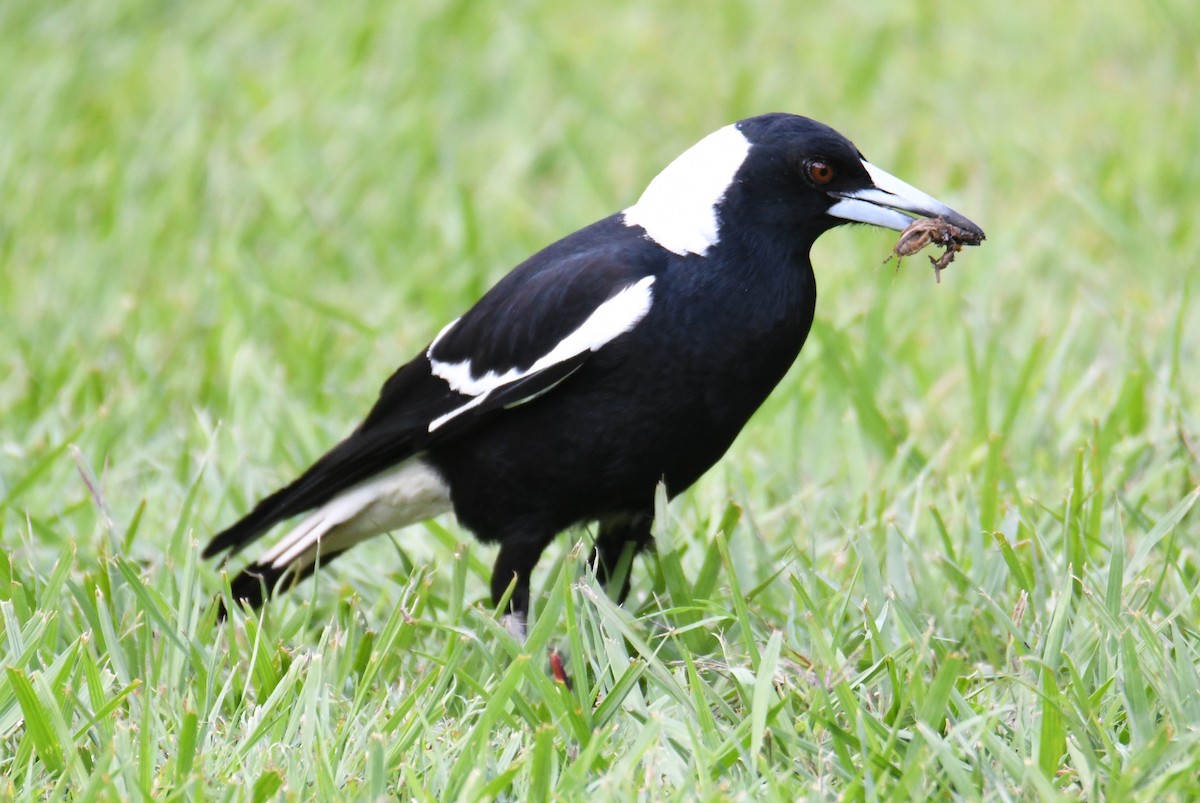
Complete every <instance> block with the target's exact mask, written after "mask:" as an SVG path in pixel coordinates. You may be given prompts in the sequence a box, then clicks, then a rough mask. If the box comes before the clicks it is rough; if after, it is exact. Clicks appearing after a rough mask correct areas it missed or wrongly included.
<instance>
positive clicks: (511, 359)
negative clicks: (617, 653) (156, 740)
mask: <svg viewBox="0 0 1200 803" xmlns="http://www.w3.org/2000/svg"><path fill="white" fill-rule="evenodd" d="M906 213H908V214H906ZM910 214H911V215H915V216H920V217H936V218H940V219H942V220H945V221H948V222H949V223H951V224H952V225H954V226H957V227H959V228H960V229H962V230H964V231H966V232H969V233H970V234H971V235H972V236H977V237H978V238H979V239H982V237H983V231H982V230H981V229H980V228H979V227H978V226H976V225H975V224H974V223H972V222H971V221H969V220H967V219H966V218H964V217H963V216H962V215H960V214H958V213H957V212H955V211H954V210H952V209H950V208H949V207H947V206H946V205H945V204H942V203H940V202H939V201H937V200H935V199H933V198H931V197H930V196H928V195H926V194H925V193H923V192H921V191H919V190H917V189H915V188H914V187H911V186H909V185H908V184H906V183H904V182H903V181H900V180H899V179H897V178H895V177H893V176H891V175H890V174H888V173H886V172H884V171H883V170H881V169H879V168H878V167H876V166H875V165H873V164H871V163H870V162H868V161H867V160H866V159H865V158H864V157H863V155H862V154H861V153H860V152H859V151H858V149H857V148H855V146H854V145H853V144H852V143H851V142H850V141H849V140H847V139H846V138H845V137H843V136H842V135H841V134H839V133H838V132H836V131H834V130H833V129H832V128H829V127H828V126H825V125H822V124H821V123H818V122H816V121H814V120H810V119H808V118H805V117H798V116H795V115H791V114H766V115H762V116H760V117H752V118H749V119H746V120H742V121H741V122H738V123H734V124H733V125H729V126H726V127H725V128H722V129H720V130H718V131H716V132H714V133H712V134H710V135H709V136H707V137H705V138H704V139H702V140H700V142H699V143H697V144H696V145H695V146H693V147H692V148H690V149H689V150H687V151H685V152H684V153H683V155H681V156H680V157H679V158H677V159H676V160H675V161H673V162H672V163H671V164H669V165H668V166H667V167H666V169H665V170H663V171H662V172H661V173H660V174H659V175H658V176H657V177H656V178H655V179H654V180H653V181H651V182H650V184H649V185H648V186H647V187H646V190H645V192H643V193H642V195H641V197H640V198H639V199H638V200H637V202H636V203H634V204H633V205H632V206H630V207H628V208H626V209H625V210H624V211H623V212H619V213H617V214H615V215H612V216H610V217H607V218H604V219H603V220H601V221H599V222H596V223H593V224H592V225H590V226H587V227H585V228H583V229H580V230H579V231H577V232H575V233H574V234H571V235H569V236H567V237H565V238H563V239H562V240H559V241H558V242H556V243H554V244H552V245H550V246H548V247H546V248H544V249H543V250H541V251H539V252H538V253H536V254H534V255H533V256H532V257H530V258H529V259H527V260H526V261H524V262H523V263H521V264H520V265H518V266H517V267H516V268H515V269H513V271H512V272H511V273H509V274H508V275H506V276H505V277H504V278H503V279H501V280H500V281H499V282H498V283H497V284H496V286H495V287H493V288H492V289H491V290H490V291H488V292H487V293H486V294H485V295H484V296H483V298H481V299H480V300H479V302H478V303H476V304H475V306H474V307H472V308H471V309H469V310H468V311H467V312H466V313H464V314H463V315H462V317H460V318H458V319H456V320H454V321H451V322H450V323H449V324H447V325H446V326H445V327H444V328H443V329H442V330H441V331H440V332H439V333H438V334H437V336H436V337H434V338H433V341H432V342H431V343H430V344H429V345H428V347H426V348H425V349H423V350H422V351H421V353H419V354H418V355H417V356H416V357H415V358H413V360H412V361H411V362H409V363H407V364H405V365H403V366H401V367H400V368H399V370H397V371H396V372H395V373H394V374H393V375H392V376H391V378H389V379H388V380H387V382H385V383H384V385H383V388H382V390H381V392H380V395H379V399H378V401H377V402H376V403H375V406H374V407H373V408H372V409H371V411H370V412H369V413H368V415H367V417H366V420H364V421H363V422H362V423H361V424H360V425H359V426H358V428H357V429H355V430H354V431H353V432H352V433H351V434H350V435H349V437H347V438H346V439H345V440H343V441H342V442H341V443H339V444H337V445H336V446H334V447H333V448H332V449H331V450H330V451H329V452H328V453H327V454H326V455H325V456H323V457H321V458H320V459H319V460H317V461H316V463H314V464H313V465H312V467H310V468H309V469H308V470H307V471H305V472H304V473H303V474H301V475H300V477H299V478H298V479H296V480H295V481H294V482H292V483H291V484H290V485H288V486H286V487H285V488H282V489H281V490H279V491H276V492H275V493H273V494H271V495H270V496H268V497H266V498H265V499H263V500H262V501H261V502H259V503H258V505H257V506H255V508H254V509H253V510H251V511H250V513H249V514H248V515H246V517H245V518H243V519H242V520H240V521H238V522H237V523H236V524H234V525H233V526H231V527H229V529H227V530H225V531H224V532H222V533H220V534H218V535H217V536H216V537H215V538H213V539H212V541H211V542H210V543H209V544H208V546H207V548H206V549H205V550H204V555H205V556H206V557H208V556H212V555H215V554H217V553H219V552H221V551H222V550H226V549H228V550H231V551H232V552H237V551H239V550H241V549H243V548H244V547H246V546H247V545H249V544H250V543H252V542H254V541H255V540H257V539H258V538H259V537H260V536H262V535H263V534H264V533H266V532H267V531H268V530H270V529H271V528H272V527H274V526H275V525H276V524H278V523H280V522H282V521H284V520H286V519H290V518H292V517H295V516H298V515H300V514H302V513H308V516H307V517H305V518H304V519H302V520H301V521H300V522H299V523H298V524H296V525H295V526H294V527H293V529H292V530H291V531H290V532H288V533H287V535H285V536H284V537H283V538H282V539H281V540H280V541H278V542H277V543H276V544H275V545H274V546H272V547H271V548H270V549H269V550H267V551H266V552H265V553H264V554H262V555H261V556H260V557H259V558H258V560H257V561H256V562H254V563H253V564H251V565H250V566H248V567H246V568H245V569H244V570H242V572H241V573H240V574H238V575H237V576H236V577H235V578H234V579H233V581H232V583H231V588H232V592H233V595H234V598H235V599H239V600H244V601H246V602H248V603H249V604H250V605H252V606H257V605H260V604H261V603H262V602H263V600H264V598H265V596H266V595H267V594H268V593H270V592H271V591H272V590H273V589H275V588H276V587H277V586H278V587H282V586H283V585H284V584H290V583H292V582H295V581H297V580H299V579H302V578H304V577H306V576H307V575H309V574H311V573H312V571H313V569H314V567H315V566H316V565H317V564H318V563H320V564H321V565H324V564H328V563H329V562H330V561H331V560H333V559H334V558H335V557H337V556H338V555H340V554H342V553H343V552H345V551H346V550H347V549H349V548H350V547H352V546H354V545H355V544H356V543H358V542H359V541H362V540H363V539H366V538H370V537H371V536H374V535H378V534H380V533H385V532H389V531H392V530H396V529H398V528H401V527H404V526H405V525H408V524H412V523H415V522H419V521H422V520H424V519H427V518H430V517H432V516H436V515H438V514H440V513H443V512H446V511H450V510H453V511H454V513H455V515H456V516H457V518H458V521H459V522H460V523H461V524H462V525H463V526H465V527H466V528H468V529H469V530H471V531H472V532H473V533H474V534H475V535H476V536H477V537H478V538H479V539H480V540H481V541H484V542H488V543H497V544H499V546H500V551H499V555H498V556H497V558H496V563H495V567H494V569H493V573H492V581H491V592H492V596H493V598H494V600H495V601H496V603H497V604H499V602H500V601H501V600H502V598H503V596H504V594H505V593H507V591H508V589H509V587H510V585H511V586H512V588H513V590H512V594H511V597H510V601H509V606H510V613H511V617H510V619H509V622H510V627H511V628H512V629H513V630H514V631H515V632H518V633H523V632H524V627H525V619H526V616H527V613H528V610H529V576H530V573H531V571H532V570H533V568H534V565H535V564H536V563H537V561H538V558H539V557H540V556H541V554H542V551H543V550H544V549H545V547H546V545H547V544H548V543H549V542H550V541H551V540H552V539H553V538H554V536H555V535H556V534H557V533H558V532H560V531H562V530H564V529H566V528H568V527H570V526H572V525H575V524H579V523H584V522H597V523H598V528H597V535H596V539H595V552H594V559H595V561H596V570H597V573H598V575H599V577H600V578H601V579H602V580H604V581H607V580H608V579H609V578H610V577H612V576H614V575H615V574H616V573H617V571H618V566H626V567H627V566H628V563H621V561H622V560H625V561H628V560H630V559H631V558H632V557H633V556H635V555H636V554H637V553H638V552H639V551H640V550H642V549H643V548H644V547H645V546H646V545H647V544H648V543H649V542H650V538H651V535H650V531H651V521H652V518H653V511H654V495H655V488H656V487H657V484H658V483H659V482H663V483H665V485H666V489H667V493H668V494H670V495H675V494H678V493H679V492H681V491H683V490H684V489H685V488H687V487H688V486H690V485H691V484H692V483H693V482H695V481H696V480H697V479H698V478H699V477H700V475H701V474H703V473H704V472H705V471H707V470H708V469H709V467H711V466H712V465H713V464H714V463H715V462H716V461H717V460H718V459H719V458H720V457H721V455H722V454H724V453H725V450H726V449H728V448H729V445H730V444H731V443H732V442H733V440H734V438H735V437H736V436H737V434H738V432H739V431H740V430H741V428H742V426H743V425H744V424H745V423H746V421H747V419H749V418H750V415H751V414H752V413H753V412H754V411H755V410H756V409H757V408H758V407H759V405H761V404H762V402H763V400H764V399H766V397H767V395H768V394H769V393H770V392H771V389H772V388H774V387H775V385H776V383H778V382H779V380H780V379H781V378H782V377H783V375H784V373H785V372H786V371H787V369H788V367H789V366H790V365H791V364H792V362H793V361H794V360H795V358H796V356H797V354H799V352H800V347H801V346H802V345H803V344H804V339H805V337H806V336H807V335H808V330H809V327H810V326H811V324H812V320H813V309H814V305H815V303H816V298H817V288H816V281H815V278H814V276H813V270H812V265H811V263H810V262H809V249H810V247H811V246H812V244H813V242H814V241H815V240H816V239H817V237H819V236H820V235H821V234H822V233H824V232H825V231H828V230H829V229H832V228H834V227H835V226H839V225H842V224H844V223H846V222H858V223H868V224H871V225H875V226H881V227H883V228H888V229H895V230H902V229H904V228H906V227H907V226H908V225H909V224H910V223H912V222H913V220H914V218H913V217H910ZM623 555H626V556H628V557H623ZM628 575H629V573H628V571H626V572H625V573H624V575H623V579H622V581H621V582H622V587H621V588H620V589H619V597H620V598H621V599H624V597H625V595H626V594H627V593H628V590H629V579H628Z"/></svg>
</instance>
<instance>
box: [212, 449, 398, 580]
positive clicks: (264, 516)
mask: <svg viewBox="0 0 1200 803" xmlns="http://www.w3.org/2000/svg"><path fill="white" fill-rule="evenodd" d="M411 443H412V438H411V437H407V438H405V437H400V438H397V437H395V435H394V433H392V432H389V431H387V430H386V429H385V430H383V431H376V432H363V431H361V430H360V431H358V432H355V433H354V434H353V435H351V436H350V437H348V438H346V439H345V440H344V441H342V442H341V443H339V444H338V445H337V446H335V447H333V448H332V449H330V450H329V452H327V453H326V454H325V456H324V457H322V458H321V459H320V460H318V461H317V462H316V463H313V465H312V466H311V467H310V468H309V469H308V470H307V471H305V472H304V473H303V474H301V475H300V477H299V478H297V479H296V481H295V482H293V483H291V484H290V485H288V486H286V487H285V488H281V489H280V490H278V491H276V492H275V493H273V494H271V495H270V496H268V497H267V498H265V499H263V500H262V501H261V502H259V503H258V504H257V505H255V506H254V509H253V510H251V511H250V512H249V513H248V514H246V516H245V517H244V518H242V519H241V520H240V521H238V522H237V523H235V524H233V525H232V526H231V527H229V528H228V529H226V530H224V531H223V532H220V533H218V534H217V535H216V536H214V537H213V539H212V540H211V541H209V542H208V546H206V547H204V553H203V555H204V557H206V558H211V557H212V556H213V555H216V554H217V553H219V552H223V551H224V550H226V549H229V550H232V552H231V554H236V553H237V552H240V551H241V550H242V549H243V548H244V547H246V546H248V545H250V544H252V543H254V542H255V541H256V540H258V538H259V537H260V536H262V534H263V533H265V532H266V531H267V530H269V529H271V528H272V527H274V526H275V525H276V524H278V523H279V522H281V521H284V520H285V519H290V518H291V517H292V516H297V515H299V514H301V513H304V512H306V511H309V510H312V509H313V508H318V507H320V506H321V505H323V504H325V503H326V502H328V501H329V500H331V499H333V497H335V496H337V495H338V494H340V493H341V492H342V491H344V490H346V489H347V488H350V487H352V486H354V485H357V484H358V483H360V482H362V481H363V480H366V479H369V478H370V477H372V476H374V475H376V474H378V473H380V472H381V471H384V470H386V469H388V468H391V467H392V466H394V465H396V464H397V463H399V462H401V461H402V460H405V459H407V458H409V457H411V456H412V454H413V448H412V446H411Z"/></svg>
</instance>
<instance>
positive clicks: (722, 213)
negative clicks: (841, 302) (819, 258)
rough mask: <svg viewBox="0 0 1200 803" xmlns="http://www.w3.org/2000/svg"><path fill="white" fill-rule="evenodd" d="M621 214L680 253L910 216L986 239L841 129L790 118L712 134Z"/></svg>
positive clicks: (807, 241)
mask: <svg viewBox="0 0 1200 803" xmlns="http://www.w3.org/2000/svg"><path fill="white" fill-rule="evenodd" d="M624 216H625V217H624V219H625V223H626V224H627V225H630V226H635V225H636V226H642V227H643V228H645V230H646V236H647V237H649V238H650V239H651V240H654V241H655V242H657V243H658V244H659V245H661V246H662V247H663V248H666V249H667V250H669V251H673V252H675V253H677V254H681V255H687V254H699V255H701V256H704V255H707V254H708V252H709V249H711V248H713V247H714V246H717V245H719V243H720V242H721V239H722V235H723V234H724V233H726V230H727V229H730V228H732V229H734V230H739V231H754V232H760V233H761V232H764V231H767V230H773V231H776V232H778V233H780V234H782V235H784V236H787V237H788V238H790V239H792V241H793V242H795V243H796V244H798V245H800V246H802V247H803V248H804V249H805V250H807V248H808V247H809V246H811V245H812V243H813V241H814V240H816V238H817V237H818V236H820V235H821V234H822V233H823V232H825V231H828V230H829V229H831V228H833V227H835V226H839V225H842V224H844V223H848V222H854V223H867V224H870V225H873V226H880V227H883V228H887V229H895V230H896V231H902V230H904V229H905V228H907V227H908V226H909V224H911V223H912V222H913V220H914V217H938V218H943V219H944V220H946V221H947V222H948V223H950V224H952V225H954V226H957V227H958V228H960V229H963V230H965V231H966V232H968V233H970V234H971V235H973V236H977V237H978V238H980V239H982V237H983V230H982V229H980V228H979V226H978V225H976V224H975V223H973V222H971V221H970V220H968V219H967V218H965V217H964V216H962V215H960V214H959V213H958V212H955V211H954V210H953V209H951V208H950V207H948V206H946V205H945V204H944V203H942V202H941V201H938V200H937V199H935V198H933V197H931V196H929V195H927V194H926V193H924V192H922V191H920V190H918V189H917V188H915V187H913V186H910V185H909V184H906V183H905V182H903V181H901V180H900V179H898V178H896V177H895V176H893V175H891V174H890V173H888V172H886V171H884V170H882V169H880V168H879V167H876V166H875V165H873V164H871V163H870V162H868V161H867V160H866V158H865V157H864V156H863V155H862V153H860V152H859V150H858V148H856V147H855V146H854V144H853V143H852V142H850V140H848V139H846V138H845V137H844V136H842V135H841V134H839V133H838V132H837V131H834V130H833V129H832V128H830V127H829V126H826V125H823V124H821V123H818V122H817V121H815V120H810V119H808V118H807V117H799V116H797V115H793V114H765V115H762V116H760V117H751V118H748V119H746V120H742V121H741V122H738V123H734V124H733V125H729V126H726V127H725V128H722V129H719V130H717V131H715V132H713V133H712V134H709V135H708V136H707V137H705V138H704V139H702V140H701V141H700V142H698V143H697V144H696V145H694V146H693V147H691V148H690V149H688V150H687V151H685V152H684V153H683V154H682V155H681V156H680V157H679V158H677V159H676V160H675V161H673V162H672V163H671V164H669V165H668V166H667V167H666V169H664V170H663V171H662V172H661V173H659V174H658V176H657V177H655V179H654V180H653V181H651V182H650V184H649V186H647V188H646V190H645V192H644V193H643V194H642V196H641V198H640V199H638V202H637V203H636V204H634V205H633V206H631V207H629V208H628V209H626V210H625V212H624Z"/></svg>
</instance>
